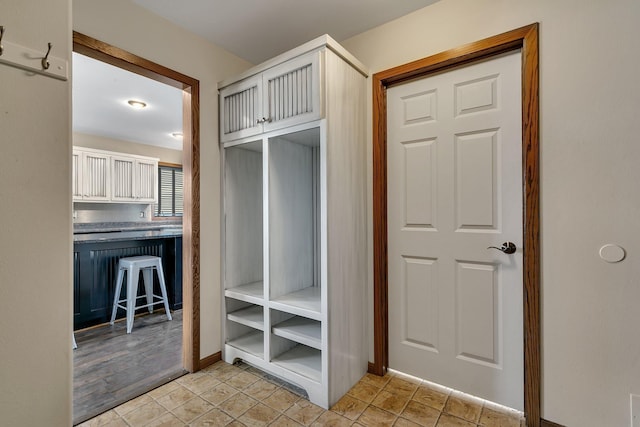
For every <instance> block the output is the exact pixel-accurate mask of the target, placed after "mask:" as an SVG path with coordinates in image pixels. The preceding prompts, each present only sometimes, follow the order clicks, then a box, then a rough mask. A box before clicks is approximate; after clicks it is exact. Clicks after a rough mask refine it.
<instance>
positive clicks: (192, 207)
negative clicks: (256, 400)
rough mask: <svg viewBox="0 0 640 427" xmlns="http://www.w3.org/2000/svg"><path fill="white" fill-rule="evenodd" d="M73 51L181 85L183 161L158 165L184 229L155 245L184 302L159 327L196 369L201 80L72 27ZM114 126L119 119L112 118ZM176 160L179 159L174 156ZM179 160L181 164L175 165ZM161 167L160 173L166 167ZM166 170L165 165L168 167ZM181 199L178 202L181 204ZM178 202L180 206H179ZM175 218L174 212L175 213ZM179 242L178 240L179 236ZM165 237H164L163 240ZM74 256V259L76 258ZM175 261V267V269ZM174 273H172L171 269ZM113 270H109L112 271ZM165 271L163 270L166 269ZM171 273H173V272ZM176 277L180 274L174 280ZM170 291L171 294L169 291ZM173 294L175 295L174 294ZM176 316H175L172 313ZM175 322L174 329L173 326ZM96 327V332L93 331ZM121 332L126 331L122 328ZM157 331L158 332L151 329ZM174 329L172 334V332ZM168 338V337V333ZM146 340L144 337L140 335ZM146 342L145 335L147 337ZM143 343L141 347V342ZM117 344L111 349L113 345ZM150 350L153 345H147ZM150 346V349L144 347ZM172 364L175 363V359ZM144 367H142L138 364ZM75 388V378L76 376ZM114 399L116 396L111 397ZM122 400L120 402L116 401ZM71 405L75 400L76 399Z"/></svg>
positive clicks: (154, 209) (183, 363)
mask: <svg viewBox="0 0 640 427" xmlns="http://www.w3.org/2000/svg"><path fill="white" fill-rule="evenodd" d="M73 51H74V52H75V53H78V54H81V55H84V56H85V57H89V58H92V59H95V60H98V61H101V62H104V63H106V64H110V65H113V66H115V67H118V68H121V69H123V70H126V71H128V72H132V73H135V74H137V75H140V76H144V77H146V78H149V79H151V80H154V81H156V82H160V83H163V84H165V85H168V86H171V87H173V88H177V89H179V90H180V91H181V95H179V96H180V97H181V104H182V108H181V115H182V129H176V131H177V132H180V133H182V144H181V150H182V156H181V162H179V161H170V162H168V163H167V162H164V163H161V166H164V167H165V168H164V169H167V168H171V171H172V172H171V174H172V182H173V183H174V188H173V191H174V192H173V193H171V198H172V201H173V205H172V206H171V212H172V213H173V214H174V215H171V216H173V217H175V216H176V215H175V213H176V212H178V211H180V210H182V211H183V212H182V218H181V219H182V232H181V233H179V234H180V235H181V237H180V239H178V238H176V239H175V242H176V244H175V246H174V247H173V249H169V247H168V244H167V245H165V243H163V247H162V248H160V249H159V250H161V251H165V252H166V251H169V250H171V251H173V252H172V254H173V256H174V257H175V258H176V259H178V260H179V261H181V262H179V263H176V266H177V265H178V264H179V266H180V267H179V268H180V269H181V276H182V280H181V282H182V286H180V285H179V284H178V285H177V286H175V288H174V290H173V291H174V294H175V295H177V294H182V295H181V296H182V298H181V300H182V302H181V306H182V307H181V309H180V305H179V304H177V305H176V306H175V307H174V308H175V309H176V310H177V314H178V316H177V318H178V320H180V319H181V327H180V323H179V322H176V323H174V324H173V325H174V327H173V330H168V328H169V326H167V327H165V330H163V331H162V333H164V334H167V337H170V336H174V337H177V338H178V339H176V341H181V342H182V346H181V348H182V350H181V355H180V354H178V355H177V359H176V360H177V364H178V365H179V367H180V371H181V372H180V374H181V373H184V372H185V371H188V372H195V371H197V370H199V369H200V316H199V312H200V310H199V306H200V301H199V295H200V291H199V289H200V282H199V277H200V274H199V266H200V261H199V259H200V246H199V242H200V184H199V176H200V171H199V168H200V157H199V156H200V149H199V147H200V138H199V127H200V126H199V121H200V118H199V110H200V109H199V82H198V80H196V79H193V78H191V77H189V76H186V75H184V74H181V73H178V72H176V71H174V70H171V69H169V68H166V67H164V66H162V65H159V64H156V63H154V62H151V61H148V60H146V59H144V58H141V57H139V56H136V55H133V54H131V53H129V52H127V51H124V50H122V49H119V48H117V47H114V46H111V45H109V44H107V43H104V42H101V41H99V40H96V39H93V38H91V37H88V36H86V35H83V34H80V33H77V32H74V33H73ZM115 126H117V124H115ZM178 160H180V159H178ZM178 166H181V168H178ZM164 169H162V168H161V170H160V173H163V172H166V170H164ZM178 169H181V170H180V174H181V175H182V176H183V185H182V188H180V190H181V195H180V196H179V197H178V196H177V195H176V193H175V190H176V188H175V183H176V180H175V175H176V170H178ZM167 170H169V169H167ZM156 178H157V179H162V177H160V176H157V177H156ZM180 205H181V206H180ZM179 207H182V209H178V208H179ZM166 213H167V211H166V204H164V205H163V206H162V207H160V206H159V205H152V204H149V207H148V209H146V212H144V213H143V212H142V211H141V212H140V215H141V216H142V215H149V216H156V215H157V216H158V217H160V218H162V217H163V216H165V218H162V219H165V220H166V219H169V218H166V217H167V216H169V215H167V214H166ZM174 219H175V218H174ZM179 240H180V241H181V244H180V243H177V242H178V241H179ZM167 242H168V240H167ZM132 254H133V255H138V254H137V253H132ZM74 262H75V261H74ZM177 269H178V267H176V270H177ZM172 273H175V271H173V272H172ZM111 274H112V273H111ZM165 275H167V272H166V271H165ZM174 277H177V276H176V275H174ZM176 283H178V280H176ZM168 293H170V294H171V291H169V292H168ZM175 295H174V296H175ZM156 316H158V317H162V315H155V314H154V316H153V317H156ZM175 317H176V316H174V318H175ZM138 322H140V323H139V324H140V326H142V325H143V324H144V322H145V320H144V318H142V317H141V318H140V319H136V320H135V322H134V330H133V333H134V334H135V332H136V331H135V329H136V327H137V326H138ZM150 323H151V325H145V326H152V327H158V326H159V325H158V324H159V323H160V322H155V323H158V324H153V323H154V322H150ZM164 323H166V324H171V323H172V322H164ZM175 325H177V329H176V327H175ZM94 331H97V328H96V329H92V330H91V331H90V332H91V333H94ZM95 333H97V332H95ZM122 333H125V332H124V331H123V332H122ZM152 334H156V333H152ZM171 334H172V335H171ZM168 339H169V340H170V338H168ZM143 341H144V340H143ZM145 343H146V341H145ZM78 345H79V346H82V342H81V341H78ZM141 347H144V345H142V346H141ZM117 350H118V349H114V351H117ZM151 350H152V349H151ZM147 351H149V349H147ZM101 357H102V358H104V359H108V358H109V354H101ZM135 363H138V364H143V362H139V361H138V362H136V361H132V364H135ZM174 366H175V363H174ZM140 368H141V369H142V368H143V367H142V366H140ZM144 369H149V367H145V368H144ZM174 378H175V375H174V376H173V378H171V376H169V377H167V376H166V375H158V381H157V382H156V383H155V384H154V385H153V386H144V387H147V388H148V389H146V390H145V389H144V387H142V388H140V387H136V386H131V387H129V391H130V392H131V395H127V396H118V398H119V399H120V400H122V399H124V400H129V399H132V398H134V397H136V396H137V395H140V394H143V393H145V392H147V391H149V390H150V389H151V388H154V387H157V386H159V385H161V384H162V382H167V381H170V380H171V379H174ZM74 389H75V382H74ZM114 402H115V401H114ZM119 403H122V402H119ZM116 404H118V402H115V404H114V405H113V406H116ZM74 406H75V404H74ZM107 409H110V408H101V409H100V410H99V411H93V412H92V413H91V412H90V411H84V414H83V415H82V419H79V418H77V417H76V411H75V409H74V423H79V422H82V421H84V420H86V419H88V418H91V417H93V416H95V415H97V414H98V413H100V412H103V411H105V410H107Z"/></svg>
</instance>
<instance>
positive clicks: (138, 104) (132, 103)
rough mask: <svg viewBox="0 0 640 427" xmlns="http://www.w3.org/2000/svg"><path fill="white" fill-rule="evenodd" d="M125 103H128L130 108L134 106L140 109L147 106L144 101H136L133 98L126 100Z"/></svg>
mask: <svg viewBox="0 0 640 427" xmlns="http://www.w3.org/2000/svg"><path fill="white" fill-rule="evenodd" d="M127 104H129V105H130V106H131V108H135V109H136V110H142V109H143V108H145V107H146V106H147V103H146V102H142V101H136V100H135V99H130V100H128V101H127Z"/></svg>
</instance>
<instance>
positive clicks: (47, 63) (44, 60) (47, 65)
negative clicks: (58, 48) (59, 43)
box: [42, 43, 53, 70]
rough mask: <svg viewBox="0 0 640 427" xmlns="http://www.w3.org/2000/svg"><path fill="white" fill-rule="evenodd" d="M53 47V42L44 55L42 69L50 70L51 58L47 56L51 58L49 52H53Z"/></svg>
mask: <svg viewBox="0 0 640 427" xmlns="http://www.w3.org/2000/svg"><path fill="white" fill-rule="evenodd" d="M52 47H53V45H52V44H51V43H49V49H47V54H46V55H45V56H44V58H42V69H43V70H48V69H49V60H48V59H47V58H49V52H51V48H52Z"/></svg>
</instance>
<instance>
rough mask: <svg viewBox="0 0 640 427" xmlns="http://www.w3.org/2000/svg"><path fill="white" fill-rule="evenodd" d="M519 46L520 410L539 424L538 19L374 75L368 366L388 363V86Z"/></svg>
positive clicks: (382, 368)
mask: <svg viewBox="0 0 640 427" xmlns="http://www.w3.org/2000/svg"><path fill="white" fill-rule="evenodd" d="M517 49H520V50H521V52H522V53H521V55H522V153H523V154H522V162H523V163H522V165H523V169H522V173H523V181H522V185H523V213H524V218H523V242H524V243H523V257H524V265H523V268H524V271H523V286H524V290H523V315H524V324H523V333H524V336H523V338H524V412H525V416H526V418H527V426H528V427H534V426H535V427H539V426H540V415H541V414H540V381H541V366H540V246H539V234H540V231H539V230H540V210H539V201H540V196H539V132H538V129H539V119H538V117H539V99H538V88H539V74H538V62H539V58H538V23H534V24H531V25H527V26H525V27H522V28H518V29H515V30H513V31H508V32H506V33H503V34H499V35H497V36H493V37H489V38H486V39H484V40H480V41H477V42H474V43H470V44H467V45H464V46H460V47H458V48H455V49H451V50H448V51H445V52H441V53H438V54H436V55H433V56H429V57H427V58H423V59H419V60H417V61H413V62H410V63H407V64H404V65H400V66H398V67H394V68H390V69H388V70H385V71H381V72H379V73H376V74H374V75H373V78H372V81H373V147H372V148H373V298H374V307H373V311H374V361H373V363H372V364H371V365H370V372H372V373H374V374H377V375H383V374H384V373H385V372H386V370H387V368H388V366H389V331H388V324H389V322H388V311H389V306H388V253H387V99H386V90H387V88H388V87H390V86H393V85H397V84H399V83H403V82H407V81H410V80H414V79H418V78H423V77H426V76H428V75H431V74H434V73H437V72H442V71H446V70H450V69H453V68H455V67H460V66H463V65H466V64H469V63H472V62H476V61H480V60H483V59H487V58H490V57H492V56H495V55H500V54H503V53H506V52H510V51H513V50H517Z"/></svg>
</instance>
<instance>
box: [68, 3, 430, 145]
mask: <svg viewBox="0 0 640 427" xmlns="http://www.w3.org/2000/svg"><path fill="white" fill-rule="evenodd" d="M133 1H134V2H135V3H136V4H138V5H140V6H141V7H144V8H146V9H148V10H149V11H151V12H153V13H156V14H158V15H160V16H162V17H164V18H165V19H167V20H169V21H171V22H173V23H174V24H176V25H178V26H180V27H183V28H185V29H186V30H188V31H190V32H192V33H195V34H198V35H200V36H202V37H204V38H205V39H207V40H209V41H211V42H212V43H214V44H216V45H218V46H221V47H223V48H225V49H226V50H228V51H230V52H231V53H233V54H235V55H237V56H239V57H241V58H243V59H245V60H247V61H249V62H251V63H253V64H258V63H260V62H262V61H264V60H266V59H269V58H271V57H273V56H276V55H278V54H280V53H283V52H285V51H287V50H289V49H292V48H294V47H296V46H298V45H300V44H302V43H305V42H307V41H309V40H311V39H313V38H315V37H318V36H321V35H323V34H329V35H330V36H332V37H333V38H334V39H336V40H337V41H338V42H340V41H342V40H345V39H347V38H349V37H351V36H353V35H356V34H359V33H361V32H363V31H366V30H368V29H371V28H374V27H376V26H378V25H381V24H383V23H385V22H388V21H391V20H393V19H396V18H398V17H400V16H403V15H406V14H407V13H410V12H412V11H414V10H417V9H420V8H423V7H425V6H428V5H430V4H432V3H435V2H436V1H437V0H322V1H320V0H233V1H229V0H188V1H186V2H177V1H175V0H133ZM72 90H73V131H74V132H80V133H87V134H92V135H99V136H104V137H108V138H113V139H119V140H125V141H133V142H138V143H143V144H150V145H157V146H161V147H166V148H173V149H181V147H182V141H181V140H178V139H175V138H174V137H172V136H171V133H173V132H178V131H180V130H181V129H182V92H181V91H180V90H179V89H176V88H173V87H171V86H168V85H165V84H163V83H158V82H156V81H154V80H151V79H148V78H146V77H142V76H139V75H137V74H134V73H131V72H128V71H124V70H122V69H119V68H117V67H114V66H111V65H108V64H105V63H103V62H100V61H97V60H94V59H91V58H88V57H86V56H83V55H80V54H77V53H74V54H73V89H72ZM130 99H138V100H141V101H144V102H146V103H147V105H148V106H147V108H144V109H142V110H133V109H132V108H131V107H129V106H128V105H127V100H130Z"/></svg>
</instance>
